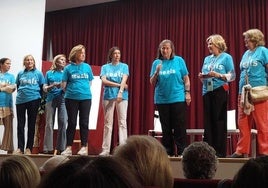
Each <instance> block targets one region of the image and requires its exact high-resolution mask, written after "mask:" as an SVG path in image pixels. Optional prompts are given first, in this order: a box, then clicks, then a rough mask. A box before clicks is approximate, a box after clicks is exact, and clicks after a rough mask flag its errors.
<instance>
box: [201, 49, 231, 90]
mask: <svg viewBox="0 0 268 188" xmlns="http://www.w3.org/2000/svg"><path fill="white" fill-rule="evenodd" d="M210 71H215V72H217V73H220V74H227V73H231V74H232V76H233V77H235V70H234V62H233V58H232V56H231V55H230V54H228V53H226V52H222V53H221V54H220V55H219V56H217V57H216V56H214V55H209V56H207V57H205V59H204V63H203V67H202V73H205V74H207V73H208V72H210ZM210 79H212V81H213V90H215V89H217V88H219V87H221V86H222V85H224V84H227V83H228V81H225V80H223V79H218V78H210ZM207 81H208V79H203V88H202V94H203V95H204V94H206V93H207V92H208V91H207Z"/></svg>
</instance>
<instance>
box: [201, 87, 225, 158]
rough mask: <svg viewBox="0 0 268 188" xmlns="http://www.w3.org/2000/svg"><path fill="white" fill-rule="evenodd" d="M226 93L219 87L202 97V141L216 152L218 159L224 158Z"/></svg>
mask: <svg viewBox="0 0 268 188" xmlns="http://www.w3.org/2000/svg"><path fill="white" fill-rule="evenodd" d="M227 97H228V91H225V90H224V88H223V87H219V88H217V89H215V90H214V91H211V92H208V93H206V94H205V95H204V96H203V110H204V129H205V132H204V141H205V142H207V143H208V144H209V145H210V146H212V147H213V148H214V149H215V150H216V155H217V156H218V157H226V140H227Z"/></svg>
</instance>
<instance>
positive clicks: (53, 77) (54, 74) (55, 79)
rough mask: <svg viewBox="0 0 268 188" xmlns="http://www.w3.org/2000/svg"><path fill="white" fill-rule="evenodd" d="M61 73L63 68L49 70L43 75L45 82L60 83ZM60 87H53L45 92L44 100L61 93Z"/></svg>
mask: <svg viewBox="0 0 268 188" xmlns="http://www.w3.org/2000/svg"><path fill="white" fill-rule="evenodd" d="M62 75H63V70H61V71H57V70H49V71H47V73H46V76H45V84H47V85H51V84H53V83H61V81H62ZM62 92H63V91H62V88H58V87H53V88H51V90H50V91H49V92H48V93H47V98H46V102H50V101H52V100H53V99H54V98H55V97H57V96H59V95H61V94H62Z"/></svg>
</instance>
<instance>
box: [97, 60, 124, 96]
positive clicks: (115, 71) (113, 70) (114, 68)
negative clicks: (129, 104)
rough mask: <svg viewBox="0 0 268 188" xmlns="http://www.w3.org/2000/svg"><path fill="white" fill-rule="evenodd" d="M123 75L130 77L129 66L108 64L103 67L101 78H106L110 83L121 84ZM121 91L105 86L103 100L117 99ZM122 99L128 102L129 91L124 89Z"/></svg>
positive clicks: (117, 88) (120, 63)
mask: <svg viewBox="0 0 268 188" xmlns="http://www.w3.org/2000/svg"><path fill="white" fill-rule="evenodd" d="M123 75H129V70H128V65H127V64H125V63H122V62H119V63H118V64H116V65H113V64H112V63H107V64H105V65H103V66H102V67H101V74H100V76H101V77H102V76H106V79H107V80H109V81H112V82H116V83H119V84H120V83H121V82H122V79H123ZM119 89H120V88H119V87H111V86H104V92H103V99H104V100H110V99H116V98H117V95H118V92H119ZM122 99H123V100H128V90H126V89H124V91H123V93H122Z"/></svg>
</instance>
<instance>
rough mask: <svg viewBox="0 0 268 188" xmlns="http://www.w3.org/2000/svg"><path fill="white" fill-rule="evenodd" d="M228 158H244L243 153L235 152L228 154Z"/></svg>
mask: <svg viewBox="0 0 268 188" xmlns="http://www.w3.org/2000/svg"><path fill="white" fill-rule="evenodd" d="M230 158H244V155H243V154H241V155H238V154H236V153H233V154H232V155H231V156H230Z"/></svg>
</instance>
